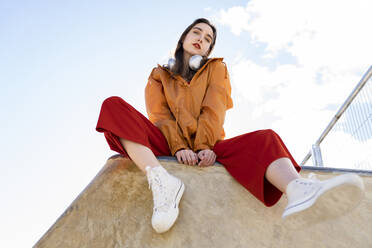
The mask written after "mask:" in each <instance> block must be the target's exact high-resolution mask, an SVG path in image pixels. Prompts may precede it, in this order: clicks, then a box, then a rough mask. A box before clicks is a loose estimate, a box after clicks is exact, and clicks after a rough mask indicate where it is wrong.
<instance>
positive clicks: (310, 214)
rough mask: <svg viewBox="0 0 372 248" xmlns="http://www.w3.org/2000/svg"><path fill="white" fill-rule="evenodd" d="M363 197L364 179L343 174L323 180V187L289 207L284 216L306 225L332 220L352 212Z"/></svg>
mask: <svg viewBox="0 0 372 248" xmlns="http://www.w3.org/2000/svg"><path fill="white" fill-rule="evenodd" d="M363 197H364V184H363V180H362V179H361V178H360V177H359V176H358V175H356V174H351V173H348V174H343V175H340V176H336V177H334V178H331V179H328V180H324V181H322V187H321V188H320V190H319V191H318V192H316V194H315V195H313V196H312V197H310V198H309V199H307V200H306V201H305V202H301V203H298V204H296V205H294V206H291V207H290V208H287V209H286V210H285V211H284V213H283V216H282V217H283V218H284V219H285V220H288V221H296V222H298V223H297V224H301V223H302V224H304V225H308V224H310V223H312V224H315V223H319V222H323V221H327V220H332V219H335V218H338V217H340V216H344V215H346V214H348V213H350V212H351V211H352V210H353V209H355V208H356V207H357V206H358V205H359V204H360V202H361V201H362V199H363ZM330 202H331V204H329V203H330Z"/></svg>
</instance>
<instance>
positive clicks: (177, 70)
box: [171, 18, 217, 81]
mask: <svg viewBox="0 0 372 248" xmlns="http://www.w3.org/2000/svg"><path fill="white" fill-rule="evenodd" d="M198 23H205V24H208V25H209V26H210V27H211V28H212V31H213V39H212V42H211V45H210V47H209V51H208V53H207V55H206V56H203V60H202V63H201V66H203V64H204V63H205V62H206V61H207V59H208V56H209V54H210V53H211V52H212V50H213V48H214V45H215V43H216V37H217V30H216V28H215V27H214V26H213V25H212V24H211V23H210V22H209V21H208V20H207V19H205V18H199V19H196V20H195V21H194V22H193V23H191V24H190V25H189V26H188V27H187V28H186V29H185V31H183V33H182V35H181V37H180V39H179V40H178V43H177V48H176V51H175V53H174V58H175V60H176V63H175V65H174V66H173V67H172V69H171V72H172V73H173V74H176V75H177V74H178V75H181V76H182V77H183V78H184V79H186V80H187V81H191V79H192V77H193V76H194V75H195V73H196V71H193V70H191V69H190V67H189V65H188V64H186V65H185V64H184V49H183V46H182V45H183V41H184V40H185V37H186V35H187V34H188V33H189V31H190V30H191V29H192V28H193V27H194V26H195V25H196V24H198Z"/></svg>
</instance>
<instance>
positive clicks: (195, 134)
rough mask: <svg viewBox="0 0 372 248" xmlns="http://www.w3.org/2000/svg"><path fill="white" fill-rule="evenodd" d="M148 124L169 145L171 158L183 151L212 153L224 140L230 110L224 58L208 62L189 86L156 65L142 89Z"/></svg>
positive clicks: (228, 85) (231, 103)
mask: <svg viewBox="0 0 372 248" xmlns="http://www.w3.org/2000/svg"><path fill="white" fill-rule="evenodd" d="M145 98H146V110H147V114H148V116H149V120H150V121H151V122H152V123H153V124H154V125H155V126H157V127H158V128H159V129H160V131H161V132H162V133H163V135H164V136H165V138H166V139H167V141H168V145H169V148H170V150H171V153H172V156H174V154H175V153H176V152H177V151H178V150H180V149H182V148H185V149H191V150H193V151H195V152H197V151H198V150H202V149H213V147H214V145H215V144H216V142H217V141H219V140H223V139H224V138H225V131H224V129H223V123H224V121H225V113H226V110H228V109H230V108H232V107H233V102H232V99H231V85H230V78H229V74H228V72H227V68H226V65H225V63H224V62H223V58H210V59H208V61H207V62H206V63H205V64H204V65H203V66H202V67H201V68H200V69H199V70H198V71H197V72H196V74H195V75H194V77H193V78H192V80H191V82H190V83H187V82H186V80H184V79H183V78H182V77H181V76H180V75H176V76H174V77H172V76H171V73H170V71H169V70H168V69H167V68H165V67H162V66H160V65H159V64H158V67H155V68H154V69H153V70H152V72H151V74H150V76H149V79H148V83H147V85H146V89H145Z"/></svg>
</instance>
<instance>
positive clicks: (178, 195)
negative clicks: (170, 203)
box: [155, 180, 185, 233]
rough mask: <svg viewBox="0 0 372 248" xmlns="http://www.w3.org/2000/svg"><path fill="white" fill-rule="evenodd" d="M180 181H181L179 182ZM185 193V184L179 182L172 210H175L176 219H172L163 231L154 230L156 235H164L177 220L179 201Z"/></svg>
mask: <svg viewBox="0 0 372 248" xmlns="http://www.w3.org/2000/svg"><path fill="white" fill-rule="evenodd" d="M180 181H181V180H180ZM184 192H185V184H184V183H183V182H182V181H181V186H180V188H179V189H178V192H177V194H176V199H175V203H174V208H175V210H176V217H175V218H174V220H173V221H172V222H170V223H169V227H168V228H166V229H164V230H156V229H155V231H156V232H157V233H164V232H166V231H168V230H169V229H170V228H171V227H172V226H173V224H174V223H175V222H176V220H177V218H178V214H179V208H178V205H179V203H180V201H181V198H182V196H183V193H184Z"/></svg>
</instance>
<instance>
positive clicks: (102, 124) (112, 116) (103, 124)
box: [96, 96, 172, 157]
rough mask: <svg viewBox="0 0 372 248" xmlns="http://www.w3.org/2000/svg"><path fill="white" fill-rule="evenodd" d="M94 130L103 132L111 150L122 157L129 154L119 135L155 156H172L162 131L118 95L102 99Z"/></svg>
mask: <svg viewBox="0 0 372 248" xmlns="http://www.w3.org/2000/svg"><path fill="white" fill-rule="evenodd" d="M96 130H97V131H98V132H103V133H104V134H105V137H106V140H107V142H108V144H109V146H110V148H111V150H114V151H116V152H118V153H120V154H122V155H123V156H124V157H129V156H128V153H127V152H126V151H125V149H124V148H123V145H122V144H121V143H120V140H119V137H120V138H123V139H127V140H130V141H133V142H136V143H139V144H142V145H144V146H147V147H148V148H149V149H151V150H152V152H153V153H154V155H155V156H172V154H171V152H170V150H169V147H168V142H167V140H166V138H165V137H164V135H163V134H162V132H161V131H160V130H159V129H158V128H157V127H156V126H155V125H154V124H152V123H151V122H150V121H149V120H148V119H147V118H146V117H145V116H144V115H143V114H141V113H140V112H138V111H137V110H136V109H135V108H133V107H132V106H131V105H130V104H128V103H127V102H125V101H124V100H123V99H122V98H120V97H117V96H112V97H109V98H107V99H106V100H105V101H103V103H102V107H101V112H100V115H99V118H98V123H97V127H96Z"/></svg>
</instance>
